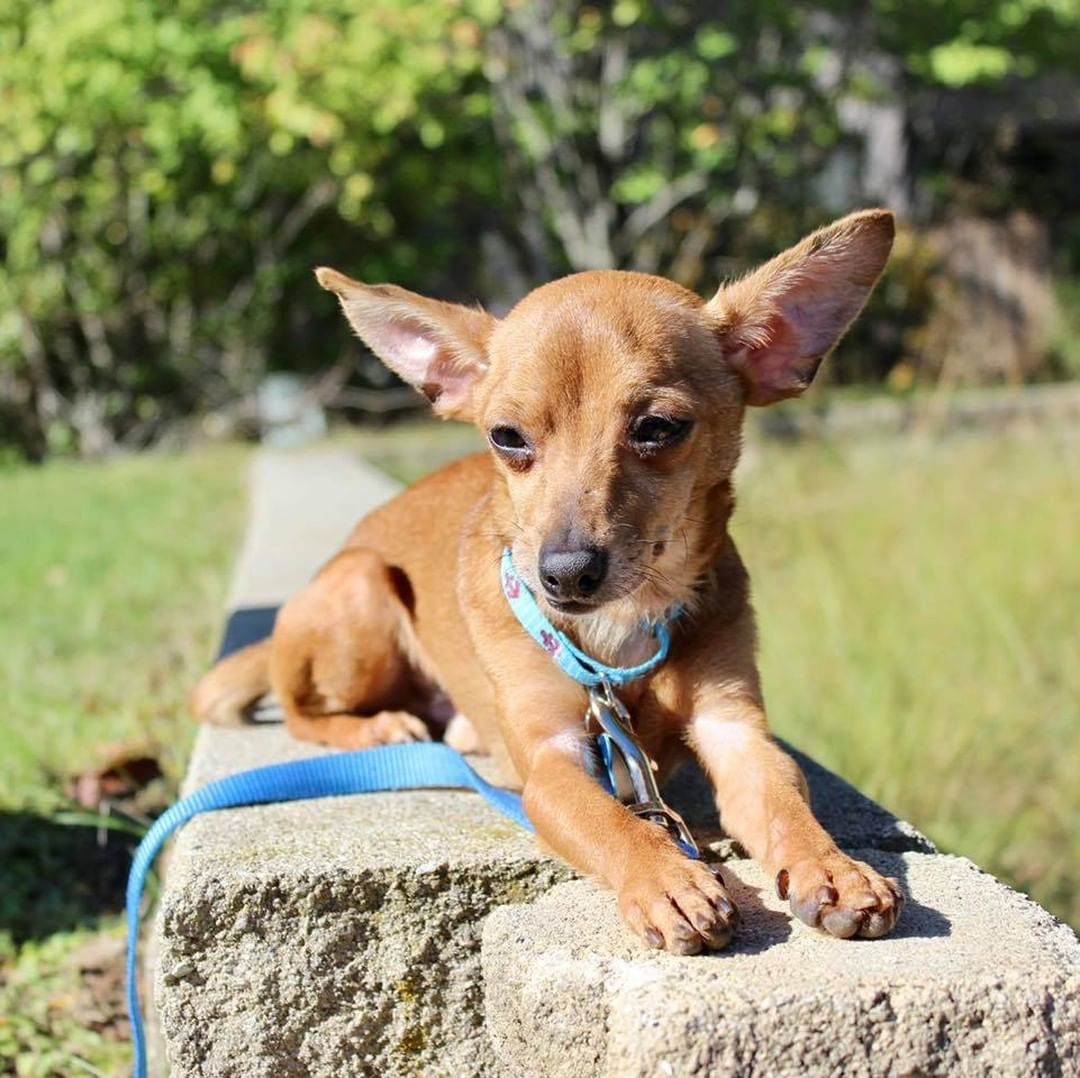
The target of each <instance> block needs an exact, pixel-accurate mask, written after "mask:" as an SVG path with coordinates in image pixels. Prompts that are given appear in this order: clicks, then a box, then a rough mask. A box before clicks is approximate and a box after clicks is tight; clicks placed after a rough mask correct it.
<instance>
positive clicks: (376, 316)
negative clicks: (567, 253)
mask: <svg viewBox="0 0 1080 1078" xmlns="http://www.w3.org/2000/svg"><path fill="white" fill-rule="evenodd" d="M315 276H316V278H317V279H318V281H319V284H321V285H322V286H323V288H325V289H327V291H329V292H333V293H334V294H335V295H336V296H337V298H338V299H339V300H340V301H341V309H342V310H343V311H344V312H345V317H346V318H347V319H348V320H349V324H350V325H351V326H352V328H353V329H354V330H356V334H357V336H358V337H360V339H361V340H363V342H364V343H365V344H366V345H367V346H368V347H369V348H370V349H371V350H372V351H373V352H374V353H375V354H376V355H377V356H378V357H379V359H381V360H382V361H383V362H384V363H385V364H386V365H387V366H388V367H389V368H390V369H391V370H392V371H393V372H394V373H395V374H398V375H400V376H401V377H402V378H403V379H404V380H405V381H406V382H408V383H409V384H410V385H412V386H415V387H416V388H417V389H419V390H420V392H421V393H423V394H424V396H425V397H427V399H428V400H429V401H431V404H432V407H433V408H434V409H435V411H436V412H438V413H439V414H440V415H444V416H447V417H452V418H454V419H467V418H469V400H470V397H471V393H472V388H473V386H474V385H475V383H476V382H477V380H478V379H479V378H480V377H481V376H482V375H483V374H484V372H485V371H486V370H487V351H486V347H487V341H488V338H489V337H490V336H491V331H492V330H493V329H494V328H495V325H496V319H495V318H494V317H493V316H492V315H490V314H488V313H487V312H486V311H484V310H481V309H480V308H471V307H462V306H459V305H458V304H456V303H442V302H440V301H439V300H434V299H426V298H425V297H423V296H418V295H416V294H415V293H414V292H408V291H406V290H405V289H404V288H398V287H397V286H396V285H392V284H377V285H366V284H361V283H360V282H359V281H354V280H352V278H350V277H346V276H345V274H343V273H338V272H337V270H332V269H329V268H327V267H326V266H320V267H319V268H318V269H317V270H316V271H315Z"/></svg>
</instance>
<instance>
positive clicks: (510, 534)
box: [192, 210, 902, 954]
mask: <svg viewBox="0 0 1080 1078" xmlns="http://www.w3.org/2000/svg"><path fill="white" fill-rule="evenodd" d="M892 239H893V219H892V215H891V214H889V213H888V212H886V211H884V210H869V211H866V212H863V213H856V214H852V215H851V216H848V217H845V218H843V219H842V220H840V221H838V222H836V223H835V224H833V225H830V226H829V227H827V228H824V229H821V230H820V231H818V232H815V233H814V234H813V235H811V236H809V237H808V238H807V239H805V240H803V241H802V243H800V244H798V245H797V246H796V247H793V248H791V249H790V250H788V251H786V252H784V253H783V254H781V255H780V256H779V257H777V258H775V259H773V260H772V261H771V262H769V263H767V264H766V265H764V266H762V267H761V268H760V269H758V270H756V271H754V272H753V273H751V274H750V275H748V276H746V277H744V278H743V279H741V280H739V281H737V282H735V283H733V284H730V285H727V286H725V287H723V288H721V289H720V291H719V292H717V294H716V295H715V296H714V297H713V298H712V299H711V300H709V301H708V302H703V301H702V300H701V299H700V298H699V297H698V296H696V295H693V294H692V293H690V292H688V291H686V290H685V289H684V288H681V287H680V286H679V285H676V284H673V283H671V282H670V281H666V280H663V279H661V278H658V277H652V276H648V275H645V274H638V273H624V272H617V271H609V270H599V271H594V272H588V273H578V274H574V275H573V276H570V277H565V278H563V279H561V280H558V281H554V282H553V283H551V284H547V285H544V286H543V287H541V288H538V289H536V291H534V292H532V293H530V294H529V295H528V296H526V297H525V299H523V300H522V301H521V302H520V303H519V304H518V305H517V306H516V307H515V308H514V309H513V310H512V311H511V312H510V314H508V315H507V316H506V317H505V318H504V319H502V320H499V319H496V318H494V317H493V316H491V315H489V314H487V313H486V312H484V311H482V310H480V309H472V308H467V307H459V306H455V305H452V304H448V303H440V302H437V301H434V300H430V299H425V298H422V297H421V296H417V295H414V294H413V293H411V292H407V291H405V290H404V289H401V288H397V287H395V286H393V285H364V284H360V283H359V282H357V281H353V280H350V279H349V278H348V277H346V276H344V275H343V274H341V273H338V272H336V271H334V270H331V269H319V270H318V271H317V273H316V275H317V277H318V279H319V283H320V284H321V285H322V286H323V287H324V288H327V289H329V290H330V291H332V292H334V293H336V295H337V296H338V299H339V300H340V301H341V306H342V308H343V310H344V312H345V316H346V317H347V318H348V320H349V322H350V323H351V324H352V327H353V328H354V329H355V331H356V332H357V334H358V335H359V336H360V337H361V338H362V339H363V340H364V341H365V342H366V344H367V345H368V346H369V347H370V348H371V349H372V351H374V352H375V353H376V354H377V355H378V356H379V357H380V358H381V359H382V360H383V361H384V362H385V363H386V364H387V365H388V366H389V367H390V368H391V369H392V370H394V371H396V372H397V373H398V374H399V375H400V376H401V377H402V378H404V379H405V380H406V381H407V382H410V383H411V384H412V385H414V386H416V387H417V388H419V389H421V390H422V391H423V392H424V394H425V395H426V396H427V397H428V399H429V400H430V401H431V402H432V405H433V407H434V409H435V411H436V412H438V413H439V414H440V415H443V416H448V417H452V418H455V419H466V420H469V421H471V422H473V423H475V424H476V425H477V426H478V427H479V428H480V430H481V431H483V432H484V434H485V436H486V437H487V439H488V442H489V443H490V446H491V452H490V453H481V454H477V455H474V456H471V457H467V458H466V459H464V460H461V461H458V462H457V463H455V464H451V465H449V466H447V467H445V468H443V469H442V470H441V471H438V472H436V473H435V474H434V475H431V476H429V477H428V478H427V479H425V480H423V481H422V482H420V483H417V484H416V485H415V486H413V487H411V488H410V489H408V490H406V491H405V492H404V493H402V494H401V495H399V496H398V497H396V498H395V499H394V500H393V501H391V502H389V503H388V504H386V505H383V506H381V507H380V508H378V509H377V510H375V511H374V512H373V513H371V514H370V515H369V516H367V517H365V518H364V519H363V520H362V521H361V522H360V523H359V524H358V525H357V526H356V528H355V529H354V530H353V532H352V534H351V535H350V536H349V539H348V541H347V542H346V544H345V547H344V549H343V550H342V551H341V553H340V554H338V555H337V556H336V557H335V558H334V559H333V560H332V561H331V562H330V563H329V564H328V565H326V566H325V567H324V568H323V569H322V570H321V571H320V573H319V574H318V576H317V577H316V578H315V580H314V581H313V582H312V583H311V584H310V585H309V586H308V587H307V588H306V589H305V590H304V591H302V592H301V593H300V594H299V595H297V596H295V597H294V598H293V599H291V600H290V601H289V602H288V603H286V604H285V606H284V607H283V608H282V610H281V612H280V614H279V616H278V620H277V625H276V627H275V629H274V633H273V637H272V638H271V639H270V640H269V641H264V642H263V643H259V644H255V645H253V646H251V647H249V648H246V649H244V650H242V651H239V652H237V653H236V654H234V655H233V656H231V657H229V658H227V659H225V660H224V661H223V662H221V663H220V664H219V665H218V666H217V667H215V668H214V669H213V670H212V671H211V672H210V673H209V674H208V675H207V676H206V677H205V678H204V679H203V681H202V682H201V683H200V684H199V686H198V687H197V688H196V690H195V693H194V694H193V701H192V703H193V708H194V711H195V713H196V715H197V716H198V717H199V718H202V719H206V720H209V721H216V722H236V721H239V720H240V719H241V718H242V717H243V715H244V713H245V711H246V709H249V708H250V707H251V706H252V705H253V703H254V702H255V701H257V700H258V699H259V698H260V697H262V696H263V695H264V694H265V693H267V692H269V691H273V693H274V694H275V695H276V697H277V699H278V700H279V701H280V703H281V706H282V707H283V709H284V712H285V721H286V723H287V725H288V728H289V729H290V730H291V731H292V732H293V733H294V734H295V735H296V736H297V737H301V738H306V739H309V740H314V741H319V742H323V743H325V744H328V745H333V746H336V747H339V748H348V749H355V748H363V747H366V746H371V745H377V744H381V743H385V742H392V741H404V740H415V739H426V738H428V737H429V736H430V734H429V729H437V728H438V724H444V723H446V722H448V721H449V726H448V727H447V729H446V740H447V741H449V742H450V743H451V744H453V745H455V747H459V748H462V749H475V750H479V751H489V752H491V753H493V754H495V756H496V758H497V759H498V761H499V762H500V763H501V764H502V766H503V768H504V770H505V772H506V774H507V777H508V779H512V780H514V781H515V782H516V783H518V784H520V785H521V787H522V788H523V796H524V804H525V809H526V811H527V813H528V815H529V818H530V819H531V820H532V821H533V822H534V823H535V825H536V829H537V832H538V834H539V836H540V838H541V839H542V840H543V841H544V842H545V843H546V844H547V845H548V846H549V847H550V848H551V849H552V850H554V851H555V852H556V853H558V854H559V855H560V856H562V857H563V858H565V860H567V861H568V862H570V864H571V865H573V866H574V867H575V868H577V869H578V870H580V871H581V872H583V873H586V874H587V875H589V876H593V877H596V878H598V879H601V880H603V881H604V882H605V883H606V884H608V885H609V886H610V887H612V888H613V889H614V891H615V893H616V895H617V896H618V902H619V909H620V912H621V914H622V918H623V921H624V922H625V923H626V925H627V926H628V927H629V928H630V930H631V931H633V932H634V933H636V934H637V935H638V936H640V937H641V939H642V940H643V941H644V942H645V943H646V944H648V945H649V946H650V947H656V948H666V949H667V950H668V951H672V952H674V953H676V954H693V953H696V952H698V951H700V950H702V949H703V948H705V949H709V950H717V949H719V948H722V947H724V946H725V945H726V944H727V943H728V941H729V940H730V939H731V936H732V932H733V930H734V926H735V922H736V920H737V914H736V911H735V907H734V905H733V903H732V901H731V899H730V897H729V895H728V893H727V891H726V890H725V888H724V885H723V882H722V880H721V879H720V878H719V876H718V875H717V874H716V872H715V871H714V870H712V869H710V868H709V867H707V866H706V865H704V864H703V863H701V862H700V861H694V860H691V859H689V858H688V857H686V856H684V854H683V853H682V852H681V851H680V850H679V849H678V848H677V846H676V845H675V844H674V842H673V841H672V839H671V837H670V836H669V834H668V833H667V832H666V831H665V830H664V829H663V828H661V827H658V826H656V825H655V824H653V823H651V822H648V821H646V820H643V819H641V818H640V817H637V816H635V815H633V814H632V813H631V812H630V811H629V810H628V809H627V808H626V807H625V806H624V805H622V804H621V803H620V802H619V801H617V800H616V799H615V798H613V797H611V796H610V795H609V794H608V793H606V792H605V791H604V789H602V788H601V786H600V785H599V783H597V782H596V781H595V779H594V778H593V777H591V775H590V771H589V769H588V754H589V753H590V752H591V748H590V742H589V740H588V739H587V737H586V732H585V727H584V715H585V711H586V705H587V693H586V690H585V689H584V688H582V687H581V686H580V685H579V684H577V683H576V682H575V681H573V680H571V679H570V677H568V676H567V675H566V674H564V673H563V672H562V671H561V670H560V669H559V668H558V667H557V666H556V665H555V663H553V662H552V660H551V657H550V656H549V655H548V654H547V652H545V651H544V649H543V648H541V647H539V646H537V644H536V643H535V642H534V641H533V640H532V639H531V638H530V637H529V636H528V635H527V634H526V633H525V631H524V630H523V629H522V628H521V626H520V625H519V623H518V621H517V620H516V618H515V616H514V614H513V613H512V611H511V610H510V608H509V606H508V604H507V600H506V598H505V597H504V595H503V591H502V588H501V586H500V569H499V563H500V557H501V555H502V552H503V550H504V548H507V547H509V548H510V550H511V552H512V556H513V564H514V567H515V568H516V570H517V574H518V575H519V577H520V578H521V580H522V581H524V583H525V584H526V585H527V587H528V588H529V589H530V590H531V591H532V592H533V593H534V595H535V597H536V600H537V602H538V603H539V605H540V607H541V609H542V610H543V612H544V613H545V614H546V615H547V616H548V618H549V619H550V621H551V623H552V624H553V625H554V626H556V627H557V628H558V629H560V630H561V631H563V632H565V633H566V634H567V635H568V636H569V637H570V638H571V639H573V640H575V641H576V642H577V644H578V645H579V646H580V647H581V648H583V649H584V650H585V651H586V652H588V653H589V654H590V655H593V656H595V657H596V658H597V659H599V660H600V661H602V662H606V663H609V664H619V665H629V664H634V663H637V662H640V661H641V660H642V659H643V658H645V657H647V656H648V655H649V654H650V653H651V651H652V649H653V647H654V646H655V645H654V642H653V640H652V637H651V636H650V635H649V634H648V632H647V631H646V628H645V627H644V626H645V625H646V624H647V623H648V622H649V621H650V620H651V619H658V618H661V617H663V616H664V613H665V611H668V610H669V609H671V608H672V607H673V606H674V605H675V604H681V606H682V608H683V613H682V615H681V616H680V617H679V619H678V620H677V621H675V622H674V623H673V625H672V628H671V632H672V640H671V650H670V654H669V656H668V659H667V661H666V662H665V663H664V664H663V665H662V666H660V667H659V668H658V670H657V671H656V672H655V673H652V674H650V675H648V676H647V677H644V678H642V679H641V680H640V681H637V682H634V683H632V684H631V685H629V686H628V687H626V688H624V689H620V690H619V696H620V697H621V699H622V700H623V702H624V703H625V704H626V706H627V707H628V708H629V710H630V712H631V714H632V715H633V717H634V724H635V729H636V732H637V735H638V738H639V740H640V742H641V744H642V746H643V748H644V749H645V751H646V752H647V753H648V754H649V756H651V757H652V759H653V760H655V761H656V762H657V763H658V765H659V767H660V770H661V773H664V772H666V771H669V770H670V769H671V768H672V767H673V766H674V765H675V764H677V763H678V762H679V761H680V759H681V758H682V757H683V756H684V755H685V754H686V753H687V752H688V751H691V752H693V753H694V754H695V755H696V756H697V758H698V759H699V761H700V762H701V764H702V765H703V767H704V768H705V770H706V772H707V773H708V775H709V777H710V779H711V781H712V783H713V785H714V787H715V791H716V800H717V804H718V806H719V809H720V812H721V818H722V821H723V825H724V828H725V830H726V831H727V832H728V833H729V834H730V835H731V836H732V837H734V838H735V839H737V840H738V841H739V842H740V843H741V844H742V845H743V846H744V847H745V848H746V849H747V850H748V851H749V852H750V854H751V855H752V856H753V857H755V858H756V859H757V860H758V862H759V863H760V864H762V865H763V866H764V867H765V869H766V870H767V871H768V872H769V873H770V874H772V875H774V876H775V877H776V881H777V887H778V889H779V891H780V893H781V896H782V897H790V902H791V908H792V910H793V912H794V913H795V914H796V916H798V917H799V918H801V919H802V920H803V921H805V922H807V923H808V924H811V925H819V926H821V927H822V928H824V930H825V931H827V932H829V933H831V934H832V935H834V936H840V937H850V936H864V937H877V936H881V935H884V934H885V933H886V932H888V931H889V930H890V929H891V928H892V927H893V925H894V923H895V922H896V918H897V916H898V914H899V911H900V908H901V905H902V896H901V892H900V889H899V886H898V884H897V882H896V881H895V880H892V879H886V878H884V877H882V876H881V875H879V874H878V873H877V872H875V871H874V869H873V868H871V867H870V866H869V865H866V864H863V863H861V862H859V861H854V860H852V859H851V858H850V857H848V856H847V855H846V854H844V853H842V852H841V851H840V850H839V849H838V848H837V846H836V844H835V843H834V842H833V840H832V839H831V838H830V836H829V835H828V834H827V833H826V831H825V830H824V829H823V828H822V826H821V825H820V824H819V823H818V822H817V820H816V819H815V818H814V816H813V814H812V813H811V810H810V807H809V805H808V803H807V796H806V786H805V782H804V780H803V777H802V775H801V773H800V771H799V769H798V767H797V766H796V765H795V763H794V762H793V761H792V760H791V759H790V758H789V757H788V756H787V755H786V754H785V753H784V752H782V751H781V750H780V749H779V748H778V747H777V746H776V744H775V743H774V742H773V741H772V740H771V738H770V737H769V734H768V730H767V726H766V719H765V708H764V704H763V702H762V692H761V684H760V680H759V678H758V672H757V667H756V665H755V657H754V652H755V628H754V615H753V611H752V609H751V606H750V588H749V581H748V579H747V574H746V570H745V569H744V568H743V564H742V561H741V560H740V558H739V554H738V552H737V550H736V549H735V544H734V543H733V542H732V540H731V537H730V536H729V534H728V520H729V518H730V516H731V512H732V509H733V506H734V499H733V495H732V487H731V476H732V472H733V470H734V468H735V464H736V461H737V460H738V457H739V449H740V441H741V432H742V423H743V412H744V409H745V407H746V406H747V405H760V404H769V403H770V402H772V401H778V400H781V399H783V398H785V397H792V396H795V395H796V394H798V393H801V392H802V391H803V390H804V389H805V388H806V387H807V386H808V385H809V384H810V381H811V379H812V378H813V376H814V373H815V372H816V370H817V368H818V366H819V365H820V363H821V361H822V359H823V358H824V357H825V356H826V355H827V354H828V352H829V351H830V350H831V349H832V347H833V346H834V345H835V344H836V342H837V340H838V339H839V338H840V337H841V336H842V335H843V333H844V331H845V330H846V329H847V327H848V326H849V325H850V323H851V321H852V320H853V319H854V318H855V316H856V315H857V314H858V313H859V311H860V310H861V308H862V306H863V304H864V303H865V301H866V298H867V296H868V295H869V294H870V291H871V290H872V289H873V287H874V284H875V282H876V281H877V279H878V277H879V275H880V274H881V271H882V269H883V267H884V265H885V262H886V259H887V258H888V255H889V250H890V248H891V246H892ZM451 701H452V706H451V704H450V702H451ZM466 716H467V718H466Z"/></svg>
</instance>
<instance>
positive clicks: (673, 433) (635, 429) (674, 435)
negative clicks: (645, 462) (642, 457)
mask: <svg viewBox="0 0 1080 1078" xmlns="http://www.w3.org/2000/svg"><path fill="white" fill-rule="evenodd" d="M692 425H693V424H692V423H691V421H690V420H689V419H671V418H670V417H668V416H664V415H643V416H641V417H640V418H638V419H636V420H634V423H633V425H632V426H631V428H630V440H631V441H632V442H633V443H634V445H635V446H636V447H637V448H638V449H645V450H650V449H661V448H665V447H667V446H669V445H674V444H675V443H676V442H678V441H681V440H682V439H683V438H685V437H686V435H687V434H689V433H690V427H691V426H692Z"/></svg>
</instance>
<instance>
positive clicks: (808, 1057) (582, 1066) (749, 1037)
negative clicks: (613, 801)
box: [482, 850, 1080, 1078]
mask: <svg viewBox="0 0 1080 1078" xmlns="http://www.w3.org/2000/svg"><path fill="white" fill-rule="evenodd" d="M856 856H858V857H861V858H863V859H864V860H867V861H869V862H871V863H873V864H875V865H876V866H877V867H879V868H880V869H883V870H884V871H886V872H888V873H889V874H891V875H897V876H899V877H900V878H901V880H902V881H903V882H904V884H905V888H906V889H907V891H908V893H909V894H910V896H911V899H910V902H909V904H908V908H907V909H906V910H905V913H904V916H903V918H902V920H901V923H900V925H899V926H898V928H897V930H896V932H895V934H894V935H892V936H890V937H887V938H885V939H881V940H872V941H849V940H836V939H832V938H830V937H828V936H825V935H824V934H822V933H820V932H817V931H815V930H814V929H810V928H807V927H806V926H804V925H802V924H801V923H799V922H797V921H794V920H793V919H792V918H791V917H790V916H789V915H788V912H787V910H786V904H785V903H783V902H781V901H780V900H779V899H778V898H777V897H776V895H775V894H774V893H773V888H772V883H771V881H770V880H767V879H766V878H765V877H764V875H763V873H762V872H761V870H760V869H759V868H758V867H757V866H756V865H754V864H753V863H752V862H750V861H732V862H729V863H728V864H727V865H726V869H727V874H728V880H729V882H730V885H731V890H732V892H733V895H734V897H735V899H736V901H737V902H738V904H739V908H740V910H741V912H742V914H743V924H742V926H741V928H740V932H739V935H738V937H737V940H736V943H735V944H734V946H733V947H732V948H731V949H730V950H729V951H726V952H724V953H722V954H719V955H711V956H696V957H693V958H678V957H674V956H671V955H667V954H658V953H653V952H648V951H645V950H643V949H641V948H639V947H637V946H636V945H635V944H634V942H633V941H632V940H631V939H629V937H628V936H627V935H626V934H625V933H623V932H622V931H621V930H620V928H619V925H618V921H617V918H616V914H615V908H614V903H613V902H612V900H611V898H610V896H609V895H607V894H605V893H604V892H602V891H600V890H599V889H597V888H596V887H595V886H593V885H592V884H591V883H587V882H584V881H578V882H573V883H567V884H562V885H560V886H558V887H555V888H554V889H553V890H552V891H551V892H549V893H548V894H547V895H545V896H544V897H543V898H541V899H540V900H539V901H536V902H534V903H532V904H531V905H528V906H520V907H516V908H513V909H511V908H506V909H501V910H497V911H496V912H495V913H493V914H492V915H491V916H490V917H489V918H488V920H487V922H486V925H485V928H484V936H483V953H482V960H483V968H484V978H485V986H486V991H485V1000H486V1006H487V1027H488V1033H489V1035H490V1037H491V1039H492V1043H493V1046H494V1051H495V1054H496V1057H497V1059H498V1063H499V1072H498V1073H500V1074H503V1075H507V1076H508V1078H509V1076H513V1078H530V1076H538V1078H539V1076H543V1078H560V1076H566V1078H571V1076H572V1078H587V1076H591V1075H596V1076H601V1075H602V1076H604V1078H638V1076H645V1075H649V1076H655V1075H668V1076H684V1075H685V1076H688V1075H739V1076H740V1078H742V1076H750V1075H763V1076H764V1075H768V1076H770V1078H771V1076H784V1075H792V1076H795V1075H799V1076H806V1075H811V1076H813V1075H915V1074H958V1075H1060V1074H1077V1073H1080V943H1078V941H1077V939H1076V936H1075V935H1074V934H1073V932H1072V931H1071V930H1070V929H1069V928H1067V927H1066V926H1064V925H1062V924H1060V923H1059V922H1057V921H1056V920H1055V919H1054V918H1053V917H1051V916H1050V915H1049V914H1048V913H1046V912H1045V911H1044V910H1042V909H1041V908H1040V907H1038V906H1036V905H1035V904H1034V903H1032V902H1030V901H1029V900H1028V899H1026V898H1025V897H1024V896H1022V895H1020V894H1018V893H1016V892H1015V891H1012V890H1010V889H1009V888H1007V887H1005V886H1004V885H1002V884H1000V883H999V882H997V881H996V880H995V879H994V878H993V877H992V876H989V875H987V874H986V873H984V872H982V871H980V870H979V869H978V868H977V867H976V866H975V865H973V864H971V862H969V861H966V860H964V859H962V858H956V857H946V856H943V855H940V854H924V853H902V854H894V853H884V852H881V851H878V850H865V851H857V853H856Z"/></svg>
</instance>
